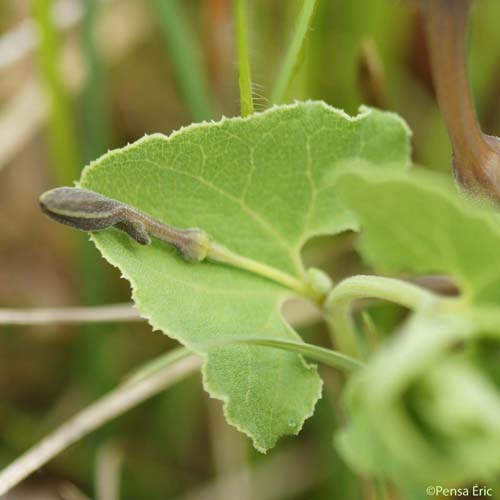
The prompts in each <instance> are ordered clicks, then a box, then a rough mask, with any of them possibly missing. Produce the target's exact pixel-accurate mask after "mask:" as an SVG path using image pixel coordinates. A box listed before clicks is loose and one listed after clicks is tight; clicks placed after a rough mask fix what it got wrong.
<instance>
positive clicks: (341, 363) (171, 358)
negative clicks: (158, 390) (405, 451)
mask: <svg viewBox="0 0 500 500" xmlns="http://www.w3.org/2000/svg"><path fill="white" fill-rule="evenodd" d="M234 344H249V345H260V346H263V347H271V348H274V349H281V350H284V351H291V352H295V353H296V354H301V355H303V356H305V357H306V358H309V359H312V360H314V361H318V362H319V363H323V364H325V365H327V366H330V367H331V368H336V369H338V370H341V371H343V372H352V371H354V370H357V369H359V368H362V367H363V363H362V362H361V361H358V360H357V359H354V358H352V357H350V356H347V355H345V354H342V353H340V352H337V351H333V350H331V349H326V348H324V347H320V346H316V345H313V344H306V343H304V342H301V341H296V340H289V339H276V338H267V337H240V338H234V339H225V340H220V341H209V342H204V343H202V344H199V345H198V346H197V347H198V349H203V350H205V351H206V350H210V349H217V348H221V347H227V346H230V345H234ZM189 354H190V353H189V351H187V350H186V349H184V348H182V347H181V348H178V349H175V350H174V351H170V352H168V353H167V354H164V355H162V356H159V357H157V358H155V359H153V360H152V361H150V362H149V363H147V364H146V365H144V366H142V367H141V368H140V369H139V370H138V371H137V372H134V373H132V375H130V377H127V379H126V383H127V384H135V383H137V382H138V381H140V380H143V379H145V378H147V377H151V376H152V375H153V374H154V373H157V372H158V371H161V370H163V369H164V368H165V366H167V365H170V364H172V363H173V362H176V361H178V360H180V359H183V358H185V357H187V356H188V355H189Z"/></svg>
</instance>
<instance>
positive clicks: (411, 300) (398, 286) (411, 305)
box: [324, 276, 445, 355]
mask: <svg viewBox="0 0 500 500" xmlns="http://www.w3.org/2000/svg"><path fill="white" fill-rule="evenodd" d="M368 298H373V299H381V300H387V301H389V302H393V303H395V304H399V305H401V306H404V307H407V308H408V309H412V310H416V309H422V308H424V307H427V306H429V305H431V304H433V303H436V302H437V301H439V300H445V299H440V298H439V297H438V296H436V295H435V294H433V293H432V292H429V291H427V290H425V289H423V288H420V287H418V286H416V285H413V284H411V283H406V282H404V281H400V280H397V279H393V278H383V277H380V276H354V277H352V278H347V279H345V280H344V281H342V282H340V283H339V284H338V285H337V286H336V287H335V288H334V289H333V290H332V291H331V292H330V294H329V295H328V297H327V298H326V300H325V304H324V311H325V315H326V318H327V322H328V324H329V327H330V331H332V332H333V331H334V332H335V336H334V339H333V340H334V343H335V344H336V345H337V346H338V348H339V349H340V350H341V351H342V352H345V353H346V354H350V355H359V354H360V353H361V352H362V348H360V346H359V343H358V342H357V338H358V333H357V330H356V326H355V324H354V321H353V318H352V315H351V305H352V303H353V301H355V300H357V299H368Z"/></svg>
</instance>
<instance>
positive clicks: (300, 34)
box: [271, 0, 318, 104]
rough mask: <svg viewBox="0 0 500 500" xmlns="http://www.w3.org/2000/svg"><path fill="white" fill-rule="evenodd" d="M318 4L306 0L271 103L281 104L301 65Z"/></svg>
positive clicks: (311, 0)
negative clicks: (301, 54)
mask: <svg viewBox="0 0 500 500" xmlns="http://www.w3.org/2000/svg"><path fill="white" fill-rule="evenodd" d="M317 3H318V2H317V0H304V3H303V5H302V9H301V11H300V14H299V22H298V24H297V30H296V31H295V34H294V36H293V39H292V43H291V44H290V48H289V49H288V53H287V54H286V56H285V60H284V61H283V65H282V66H281V69H280V72H279V74H278V78H277V79H276V83H275V85H274V89H273V91H272V94H271V101H272V102H273V103H275V104H279V103H280V102H281V101H282V100H283V97H284V95H285V92H286V91H287V89H288V86H289V85H290V82H291V80H292V78H293V76H294V75H295V73H296V71H297V69H298V67H299V65H300V53H301V52H302V49H303V47H304V43H305V40H306V35H307V32H308V30H309V27H310V25H311V22H312V19H313V17H314V12H315V11H316V6H317Z"/></svg>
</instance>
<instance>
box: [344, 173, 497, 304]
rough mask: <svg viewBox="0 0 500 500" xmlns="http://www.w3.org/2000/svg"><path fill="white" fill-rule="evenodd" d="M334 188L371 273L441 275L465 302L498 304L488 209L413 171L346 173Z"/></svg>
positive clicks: (493, 220)
mask: <svg viewBox="0 0 500 500" xmlns="http://www.w3.org/2000/svg"><path fill="white" fill-rule="evenodd" d="M335 185H336V188H337V189H338V191H339V193H340V194H341V195H342V197H343V199H344V200H345V202H346V204H347V205H348V206H349V207H350V208H351V209H352V210H353V212H355V213H356V217H357V218H358V221H359V223H360V224H361V226H362V228H363V235H362V239H361V244H360V251H361V253H362V254H363V256H364V258H365V260H366V261H367V262H368V263H369V264H371V265H373V267H374V268H375V269H376V270H377V271H378V272H382V273H391V274H394V273H402V272H410V273H412V274H413V275H415V274H430V273H437V274H445V275H448V276H449V277H451V278H452V279H454V280H455V282H456V283H457V284H458V286H459V287H460V289H461V291H462V294H463V296H464V298H465V299H466V300H467V301H468V302H470V303H476V304H483V305H486V304H499V303H500V261H499V258H498V257H499V255H500V252H499V250H500V218H499V217H498V213H497V212H496V211H495V210H493V209H492V208H491V207H489V206H486V205H484V204H481V203H480V202H479V201H477V200H476V201H474V200H472V199H468V198H467V196H466V195H465V194H460V193H459V192H458V191H457V189H456V188H455V187H454V186H453V184H452V182H451V180H449V179H446V178H443V177H442V176H440V175H438V174H433V173H430V172H425V171H421V170H416V169H413V170H412V171H407V172H396V171H391V172H388V171H386V172H384V173H383V175H380V174H379V173H377V172H374V171H373V170H370V169H367V168H358V169H352V171H351V172H343V173H341V174H340V175H339V176H338V180H337V182H335Z"/></svg>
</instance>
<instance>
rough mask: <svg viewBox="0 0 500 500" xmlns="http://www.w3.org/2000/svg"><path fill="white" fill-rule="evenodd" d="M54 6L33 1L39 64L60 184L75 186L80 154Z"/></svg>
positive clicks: (47, 2) (50, 139) (46, 0)
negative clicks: (65, 80) (65, 79)
mask: <svg viewBox="0 0 500 500" xmlns="http://www.w3.org/2000/svg"><path fill="white" fill-rule="evenodd" d="M53 4H54V2H53V1H52V0H33V14H34V17H35V20H36V23H37V26H38V32H39V44H38V63H39V68H40V73H41V76H42V80H43V83H44V85H45V88H46V90H47V93H48V98H49V106H50V116H49V143H50V148H51V152H52V156H53V158H54V164H55V170H56V172H55V173H56V177H57V179H56V180H57V182H58V183H60V184H71V183H72V182H73V181H74V180H75V179H76V178H77V177H78V172H79V164H80V153H79V151H78V141H77V138H76V131H75V125H74V122H73V117H72V110H71V102H70V100H69V98H68V95H67V93H66V89H65V88H64V84H63V79H62V76H61V72H60V69H59V65H60V64H61V59H62V58H61V47H62V44H61V40H60V37H59V33H58V31H57V28H56V26H55V25H54V22H53V10H52V7H53Z"/></svg>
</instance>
